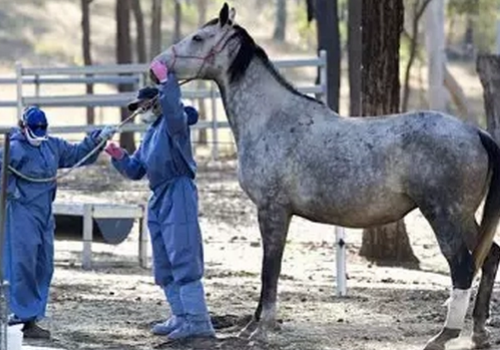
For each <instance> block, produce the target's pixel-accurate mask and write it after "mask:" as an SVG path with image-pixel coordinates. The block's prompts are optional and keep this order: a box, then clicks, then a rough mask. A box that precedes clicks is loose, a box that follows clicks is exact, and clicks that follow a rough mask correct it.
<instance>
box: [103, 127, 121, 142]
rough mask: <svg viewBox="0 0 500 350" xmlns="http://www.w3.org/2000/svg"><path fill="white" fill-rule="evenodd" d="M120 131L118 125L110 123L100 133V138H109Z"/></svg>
mask: <svg viewBox="0 0 500 350" xmlns="http://www.w3.org/2000/svg"><path fill="white" fill-rule="evenodd" d="M117 131H118V128H117V127H116V126H112V125H108V126H105V127H104V128H103V129H102V131H101V132H100V133H99V138H100V139H101V140H106V141H107V140H109V139H111V138H112V137H113V135H114V134H116V132H117Z"/></svg>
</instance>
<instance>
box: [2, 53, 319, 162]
mask: <svg viewBox="0 0 500 350" xmlns="http://www.w3.org/2000/svg"><path fill="white" fill-rule="evenodd" d="M273 64H274V65H275V66H276V67H277V68H278V69H287V68H299V67H312V68H318V69H319V72H320V73H319V78H320V79H319V84H313V85H312V86H298V90H299V91H300V92H302V93H306V94H316V95H319V96H321V98H322V99H323V100H324V101H325V102H326V96H327V83H326V79H327V77H326V69H327V67H326V51H324V50H323V51H320V53H319V56H318V57H313V58H304V59H287V60H276V61H273ZM148 68H149V67H148V65H146V64H122V65H102V66H70V67H23V66H22V64H20V63H16V77H15V78H7V79H5V78H4V79H2V78H0V84H12V83H14V84H15V87H16V100H15V101H0V108H1V107H15V108H16V113H17V117H18V118H21V116H22V111H23V108H24V106H27V105H33V104H35V105H39V106H41V107H56V108H57V107H123V106H125V105H126V104H127V103H128V102H129V101H130V100H131V99H132V98H134V96H135V92H130V93H128V92H116V93H111V94H79V95H57V96H43V95H42V94H41V93H40V88H41V86H42V85H44V84H86V83H93V84H97V83H104V84H111V85H119V84H133V85H134V89H135V90H137V89H138V88H140V87H142V86H144V85H145V81H146V80H145V79H146V73H147V71H148ZM26 84H34V85H35V93H34V95H32V96H27V95H26V93H25V86H26ZM182 97H183V98H184V99H190V100H205V99H207V100H210V101H211V104H212V108H211V112H210V114H211V118H209V120H206V121H200V122H199V123H198V124H196V125H195V126H194V127H193V129H194V130H200V129H210V130H211V136H212V140H213V142H212V149H211V151H212V158H213V159H217V158H218V154H219V135H218V131H219V129H224V128H228V127H229V123H228V122H227V119H226V120H223V121H221V120H218V119H219V118H217V113H218V111H217V103H216V102H217V100H218V99H220V97H221V96H220V93H219V91H218V89H217V88H216V86H215V84H213V83H212V84H211V86H210V88H209V89H204V90H193V89H183V91H182ZM101 127H103V125H77V126H56V125H54V126H51V132H53V133H55V134H75V133H84V132H88V131H91V130H94V129H96V128H101ZM146 128H147V126H146V125H143V124H129V125H126V127H125V128H124V129H123V130H124V131H126V132H144V131H145V130H146Z"/></svg>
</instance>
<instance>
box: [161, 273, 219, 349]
mask: <svg viewBox="0 0 500 350" xmlns="http://www.w3.org/2000/svg"><path fill="white" fill-rule="evenodd" d="M180 295H181V301H182V307H183V309H184V312H185V313H186V318H185V322H184V323H182V325H181V326H180V327H179V328H177V329H176V330H174V331H173V332H171V333H170V334H169V335H168V338H170V339H184V338H190V337H215V331H214V328H213V326H212V320H211V319H210V315H209V314H208V309H207V305H206V302H205V292H204V289H203V284H202V283H201V281H196V282H192V283H188V284H186V285H184V286H181V288H180Z"/></svg>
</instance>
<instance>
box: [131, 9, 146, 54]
mask: <svg viewBox="0 0 500 350" xmlns="http://www.w3.org/2000/svg"><path fill="white" fill-rule="evenodd" d="M132 12H133V13H134V19H135V26H136V30H137V34H136V39H135V40H136V47H137V62H139V63H145V62H146V61H147V57H146V52H147V51H146V33H145V31H144V14H143V13H142V8H141V3H140V0H132Z"/></svg>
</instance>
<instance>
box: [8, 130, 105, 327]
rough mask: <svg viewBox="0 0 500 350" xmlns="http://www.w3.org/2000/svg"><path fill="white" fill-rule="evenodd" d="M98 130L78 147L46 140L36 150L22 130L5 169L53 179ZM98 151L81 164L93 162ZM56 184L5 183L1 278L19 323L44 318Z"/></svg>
mask: <svg viewBox="0 0 500 350" xmlns="http://www.w3.org/2000/svg"><path fill="white" fill-rule="evenodd" d="M98 134H99V131H96V132H93V133H92V134H91V135H90V136H87V137H86V138H85V139H84V140H83V141H82V142H81V143H79V144H70V143H69V142H67V141H65V140H63V139H60V138H55V137H48V139H47V140H46V141H43V142H42V143H41V145H40V146H38V147H35V146H32V145H30V144H29V142H28V140H27V139H26V137H25V135H24V134H23V133H22V132H21V131H20V130H15V131H14V132H13V133H12V134H11V136H10V140H11V149H10V162H9V164H10V165H11V166H12V167H14V168H15V169H17V170H18V171H19V172H21V173H22V174H24V175H27V176H29V177H32V178H48V177H52V176H55V175H56V174H57V170H58V169H60V168H69V167H72V166H73V165H75V164H76V163H77V162H78V161H80V160H81V159H82V158H83V157H84V156H86V155H87V154H88V153H89V152H90V151H91V150H92V149H94V148H95V147H96V146H97V143H98V140H97V137H98ZM98 156H99V152H96V154H95V155H93V156H92V157H90V159H88V160H87V161H86V162H85V164H83V165H89V164H91V163H94V162H95V161H96V160H97V157H98ZM56 187H57V183H56V181H53V182H43V183H35V182H29V181H26V180H23V179H21V178H19V177H17V176H15V175H14V174H10V175H9V178H8V188H7V208H6V210H7V215H6V235H5V247H4V260H3V263H4V275H5V278H6V280H7V281H8V282H9V284H10V289H9V307H10V310H11V312H13V313H14V315H15V318H16V319H17V320H18V321H21V322H27V321H37V320H39V319H41V318H43V317H44V316H45V310H46V307H47V300H48V296H49V288H50V283H51V280H52V275H53V272H54V262H53V258H54V230H55V221H54V216H53V214H52V202H53V201H54V199H55V197H56Z"/></svg>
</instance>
